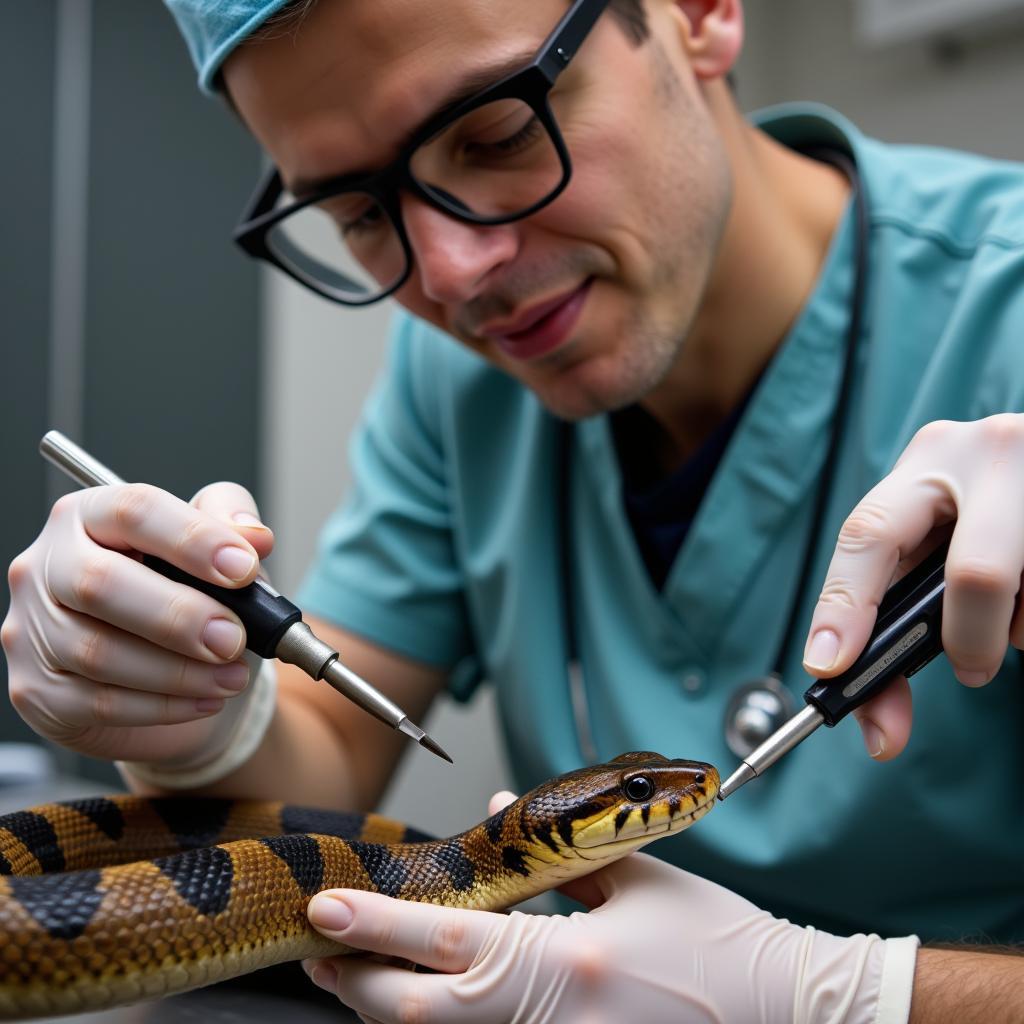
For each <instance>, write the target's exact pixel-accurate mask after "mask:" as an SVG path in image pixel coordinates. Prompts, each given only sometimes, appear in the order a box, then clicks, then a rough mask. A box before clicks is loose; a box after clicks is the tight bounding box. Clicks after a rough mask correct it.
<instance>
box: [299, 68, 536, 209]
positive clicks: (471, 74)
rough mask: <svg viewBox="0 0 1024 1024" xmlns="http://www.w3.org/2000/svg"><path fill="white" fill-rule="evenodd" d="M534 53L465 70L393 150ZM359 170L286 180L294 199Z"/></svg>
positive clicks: (357, 172)
mask: <svg viewBox="0 0 1024 1024" xmlns="http://www.w3.org/2000/svg"><path fill="white" fill-rule="evenodd" d="M533 56H534V53H533V51H530V52H528V53H518V54H514V55H512V56H508V57H503V58H502V59H501V60H499V61H495V62H493V63H491V64H485V65H481V66H479V67H476V68H473V69H471V70H470V71H467V72H466V74H465V75H463V76H462V78H460V79H459V80H458V82H456V83H455V85H454V86H453V87H452V88H451V89H450V90H449V92H448V94H447V95H446V96H445V97H444V99H443V100H442V101H441V102H440V103H439V104H438V105H437V106H436V107H435V108H434V110H433V111H432V112H431V113H430V114H428V115H427V116H426V117H424V118H423V119H422V120H421V121H420V122H419V124H417V125H416V126H415V127H413V128H412V129H411V130H410V131H408V132H406V134H405V136H404V137H403V138H402V139H401V140H400V141H399V143H398V145H397V146H396V149H395V152H396V153H401V152H403V151H404V150H406V149H407V148H408V147H409V146H410V145H411V144H412V141H413V139H415V138H416V136H417V135H419V133H420V132H422V131H423V129H424V128H425V127H426V126H427V125H429V124H430V123H431V122H433V121H435V120H437V119H438V118H440V117H443V116H444V115H445V114H446V113H447V112H448V111H450V110H453V109H454V108H455V107H457V106H458V105H459V104H460V103H462V102H464V101H465V100H468V99H470V98H471V97H473V96H475V95H476V94H477V93H479V92H483V91H484V90H485V89H487V88H488V87H489V86H492V85H496V84H497V83H498V82H500V81H501V80H502V79H503V78H506V77H507V76H508V75H511V74H513V73H514V72H516V71H519V70H520V69H521V68H525V67H526V65H527V64H528V63H529V62H530V60H531V59H532V57H533ZM362 173H370V171H365V172H364V171H360V170H355V171H350V172H346V173H345V174H344V175H339V174H330V175H327V176H326V177H316V178H301V177H300V178H296V179H295V180H294V181H293V182H291V183H289V186H288V190H289V191H290V192H291V194H292V195H293V196H295V197H296V198H301V197H303V196H306V195H310V194H311V193H314V192H316V191H318V190H319V189H321V188H323V187H324V186H325V185H328V184H330V183H331V182H332V181H336V180H337V179H338V178H340V177H346V178H347V177H349V176H355V175H358V174H362Z"/></svg>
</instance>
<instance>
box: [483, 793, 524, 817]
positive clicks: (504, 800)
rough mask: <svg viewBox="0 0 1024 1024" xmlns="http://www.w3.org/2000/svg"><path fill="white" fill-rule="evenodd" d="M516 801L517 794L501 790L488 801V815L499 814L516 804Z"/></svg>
mask: <svg viewBox="0 0 1024 1024" xmlns="http://www.w3.org/2000/svg"><path fill="white" fill-rule="evenodd" d="M516 799H517V797H516V795H515V793H510V792H509V791H508V790H507V789H503V790H500V791H499V792H497V793H495V794H494V796H492V797H491V799H490V800H488V801H487V813H488V814H497V813H498V811H501V810H504V808H506V807H508V805H509V804H511V803H514V802H515V801H516Z"/></svg>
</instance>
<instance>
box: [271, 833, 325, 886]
mask: <svg viewBox="0 0 1024 1024" xmlns="http://www.w3.org/2000/svg"><path fill="white" fill-rule="evenodd" d="M260 842H261V843H262V844H263V845H264V846H265V847H266V848H267V849H268V850H270V851H272V852H273V853H275V854H276V855H277V856H278V857H280V858H281V860H283V861H284V862H285V864H287V865H288V870H289V871H290V872H291V873H292V878H294V879H295V881H296V883H297V884H298V886H299V889H300V890H301V892H302V895H303V896H312V895H313V893H315V892H319V891H320V889H321V888H322V887H323V881H324V855H323V854H322V853H321V852H320V844H319V843H318V842H317V841H316V840H315V839H313V838H312V837H311V836H305V835H291V836H270V837H268V838H266V839H261V840H260Z"/></svg>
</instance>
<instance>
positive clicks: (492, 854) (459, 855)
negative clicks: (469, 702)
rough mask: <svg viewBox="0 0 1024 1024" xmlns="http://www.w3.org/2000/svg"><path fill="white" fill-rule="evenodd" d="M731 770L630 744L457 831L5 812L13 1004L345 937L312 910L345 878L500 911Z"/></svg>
mask: <svg viewBox="0 0 1024 1024" xmlns="http://www.w3.org/2000/svg"><path fill="white" fill-rule="evenodd" d="M718 784H719V778H718V773H717V771H716V770H715V769H714V768H713V767H712V766H711V765H707V764H702V763H700V762H696V761H683V760H668V759H666V758H664V757H662V756H661V755H660V754H654V753H650V752H634V753H629V754H623V755H621V756H620V757H618V758H616V759H615V760H613V761H610V762H608V763H607V764H602V765H596V766H594V767H591V768H584V769H580V770H577V771H574V772H570V773H568V774H566V775H562V776H559V777H558V778H556V779H552V780H551V781H549V782H545V783H543V784H542V785H540V786H538V787H537V788H536V789H533V790H531V791H530V792H529V793H527V794H526V795H525V796H523V797H520V799H518V800H516V801H515V802H514V803H512V804H510V805H509V806H508V807H506V808H505V809H504V810H503V811H500V812H499V813H498V814H496V815H494V816H493V817H491V818H488V819H487V820H486V821H484V822H482V823H481V824H479V825H476V826H475V827H473V828H471V829H469V830H468V831H466V832H463V833H461V834H459V835H457V836H453V837H451V838H449V839H437V840H431V839H428V838H427V837H426V836H423V835H421V834H418V833H414V832H413V831H411V830H410V829H408V828H406V826H405V825H402V824H399V823H396V822H393V821H390V820H388V819H386V818H381V817H379V816H378V815H374V814H365V815H364V814H344V813H337V812H328V811H320V810H313V809H307V808H300V807H293V806H290V805H284V804H280V803H262V802H261V803H257V802H253V801H232V800H217V799H182V798H154V799H147V798H142V797H130V796H112V797H99V798H93V799H87V800H77V801H69V802H64V803H53V804H46V805H44V806H41V807H36V808H32V809H31V810H25V811H18V812H15V813H13V814H8V815H5V816H2V817H0V1018H3V1019H18V1020H24V1019H28V1018H31V1017H39V1016H47V1015H51V1014H63V1013H76V1012H81V1011H86V1010H102V1009H106V1008H109V1007H113V1006H117V1005H122V1004H125V1003H131V1002H136V1001H139V1000H142V999H149V998H153V997H156V996H164V995H170V994H172V993H175V992H183V991H186V990H188V989H192V988H198V987H200V986H203V985H209V984H212V983H214V982H217V981H222V980H225V979H227V978H232V977H236V976H238V975H240V974H245V973H246V972H248V971H254V970H257V969H259V968H261V967H267V966H270V965H271V964H276V963H282V962H284V961H286V960H296V959H300V958H305V957H311V956H327V955H331V954H336V953H339V952H344V951H345V949H344V947H339V946H338V945H336V944H335V943H332V942H329V941H328V940H327V939H325V938H323V937H322V936H320V935H319V934H318V933H317V932H315V931H314V930H313V929H312V928H311V927H310V926H309V924H308V923H307V921H306V905H307V903H308V902H309V899H310V897H311V896H312V895H313V894H314V893H316V892H319V891H321V890H323V889H330V888H336V887H346V888H357V889H368V890H371V891H376V892H383V893H386V894H387V895H390V896H397V897H400V898H402V899H409V900H419V901H422V902H429V903H438V904H442V905H446V906H453V907H474V908H479V909H486V910H498V909H503V908H505V907H508V906H511V905H512V904H514V903H518V902H520V901H521V900H524V899H527V898H529V897H531V896H534V895H536V894H537V893H539V892H543V891H544V890H546V889H550V888H553V887H555V886H557V885H560V884H561V883H562V882H564V881H567V880H568V879H570V878H575V877H578V876H580V875H584V874H587V873H588V872H590V871H593V870H595V869H596V868H598V867H600V866H601V865H602V864H605V863H608V862H610V861H612V860H615V859H617V858H619V857H622V856H624V855H625V854H627V853H629V852H631V851H632V850H635V849H637V848H638V847H640V846H643V845H644V844H646V843H648V842H650V841H651V840H653V839H657V838H658V837H660V836H664V835H668V834H669V833H673V832H678V831H680V830H682V829H684V828H686V827H688V826H689V825H691V824H693V822H695V821H696V820H697V819H698V818H700V817H702V816H703V815H704V814H706V813H707V811H709V810H710V809H711V807H712V806H713V804H714V802H715V798H716V796H717V793H718Z"/></svg>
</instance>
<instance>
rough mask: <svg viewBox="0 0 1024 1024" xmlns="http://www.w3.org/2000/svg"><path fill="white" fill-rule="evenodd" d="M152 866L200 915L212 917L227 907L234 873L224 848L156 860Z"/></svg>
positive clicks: (211, 848) (208, 849)
mask: <svg viewBox="0 0 1024 1024" xmlns="http://www.w3.org/2000/svg"><path fill="white" fill-rule="evenodd" d="M153 863H154V864H155V865H156V866H157V867H158V868H159V869H160V870H161V871H162V872H163V873H164V874H165V875H166V876H167V877H168V878H169V879H170V880H171V881H172V882H173V883H174V888H175V889H177V890H178V895H179V896H180V897H181V898H182V899H183V900H185V902H186V903H189V904H191V906H193V907H195V908H196V910H198V911H199V913H200V914H205V915H206V916H207V917H212V916H213V915H214V914H219V913H220V912H221V911H222V910H224V909H225V908H226V907H227V905H228V902H229V900H230V899H231V883H232V881H233V880H234V874H235V872H234V868H233V867H232V864H231V854H230V853H228V852H227V850H225V849H223V847H220V846H210V847H207V848H206V849H202V850H186V851H185V852H184V853H179V854H175V855H174V856H173V857H158V858H157V859H156V860H154V861H153Z"/></svg>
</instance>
